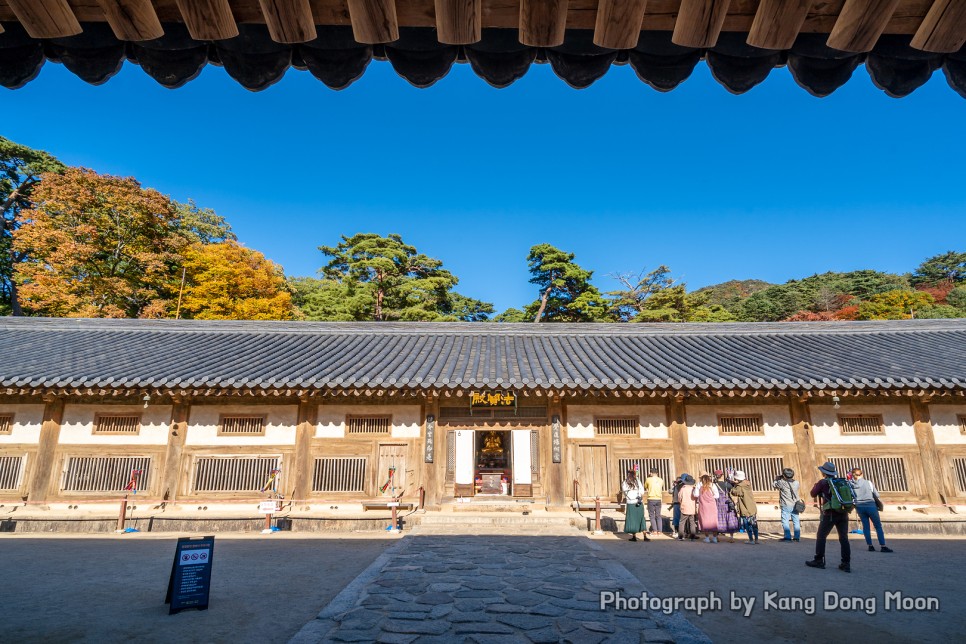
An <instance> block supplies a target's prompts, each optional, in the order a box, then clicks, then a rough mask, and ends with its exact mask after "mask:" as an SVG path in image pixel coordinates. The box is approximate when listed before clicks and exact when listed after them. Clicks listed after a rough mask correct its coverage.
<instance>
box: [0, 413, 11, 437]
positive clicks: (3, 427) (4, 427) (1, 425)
mask: <svg viewBox="0 0 966 644" xmlns="http://www.w3.org/2000/svg"><path fill="white" fill-rule="evenodd" d="M12 433H13V414H0V434H12Z"/></svg>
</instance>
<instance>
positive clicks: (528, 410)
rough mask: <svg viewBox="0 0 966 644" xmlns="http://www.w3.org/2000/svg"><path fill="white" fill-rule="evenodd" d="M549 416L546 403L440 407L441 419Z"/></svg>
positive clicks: (536, 417) (538, 417)
mask: <svg viewBox="0 0 966 644" xmlns="http://www.w3.org/2000/svg"><path fill="white" fill-rule="evenodd" d="M546 417H547V406H546V405H527V406H520V407H516V408H513V407H504V408H499V407H496V408H493V409H470V407H469V406H468V405H467V406H464V407H440V408H439V419H440V420H478V419H481V418H535V419H541V418H544V419H545V418H546Z"/></svg>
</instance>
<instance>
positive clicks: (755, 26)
mask: <svg viewBox="0 0 966 644" xmlns="http://www.w3.org/2000/svg"><path fill="white" fill-rule="evenodd" d="M812 1H813V0H761V3H760V4H759V5H758V11H757V12H756V13H755V20H754V22H752V23H751V31H749V32H748V41H747V42H748V44H749V45H751V46H752V47H761V48H762V49H790V48H791V46H792V45H793V44H794V43H795V39H796V38H797V37H798V32H799V31H801V29H802V25H804V24H805V18H806V17H807V16H808V10H809V8H811V6H812Z"/></svg>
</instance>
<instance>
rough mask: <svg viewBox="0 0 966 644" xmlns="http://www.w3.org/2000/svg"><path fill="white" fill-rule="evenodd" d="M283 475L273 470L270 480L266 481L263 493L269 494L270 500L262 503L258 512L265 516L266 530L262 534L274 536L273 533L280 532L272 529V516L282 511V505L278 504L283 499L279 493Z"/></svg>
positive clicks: (269, 476)
mask: <svg viewBox="0 0 966 644" xmlns="http://www.w3.org/2000/svg"><path fill="white" fill-rule="evenodd" d="M281 473H282V470H281V469H279V468H276V469H273V470H272V471H271V472H270V473H269V475H268V480H267V481H265V485H263V486H262V492H269V495H268V498H269V500H268V501H262V502H261V503H259V504H258V511H259V512H261V513H263V514H264V515H265V528H264V529H263V530H262V534H272V533H273V532H278V528H273V527H272V516H273V515H274V514H275V513H276V512H278V511H279V510H281V509H282V508H281V504H280V503H279V502H278V500H279V499H280V498H282V497H281V495H280V494H279V493H278V479H279V475H280V474H281Z"/></svg>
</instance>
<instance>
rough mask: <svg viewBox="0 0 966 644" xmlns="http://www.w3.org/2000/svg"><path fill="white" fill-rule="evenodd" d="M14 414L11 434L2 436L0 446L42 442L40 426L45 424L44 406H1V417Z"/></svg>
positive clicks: (0, 436)
mask: <svg viewBox="0 0 966 644" xmlns="http://www.w3.org/2000/svg"><path fill="white" fill-rule="evenodd" d="M7 414H13V427H12V428H11V432H10V433H9V434H0V445H4V444H7V445H9V444H11V443H19V444H24V443H27V444H36V443H39V442H40V426H41V425H43V423H44V406H43V405H0V415H4V416H5V415H7Z"/></svg>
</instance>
